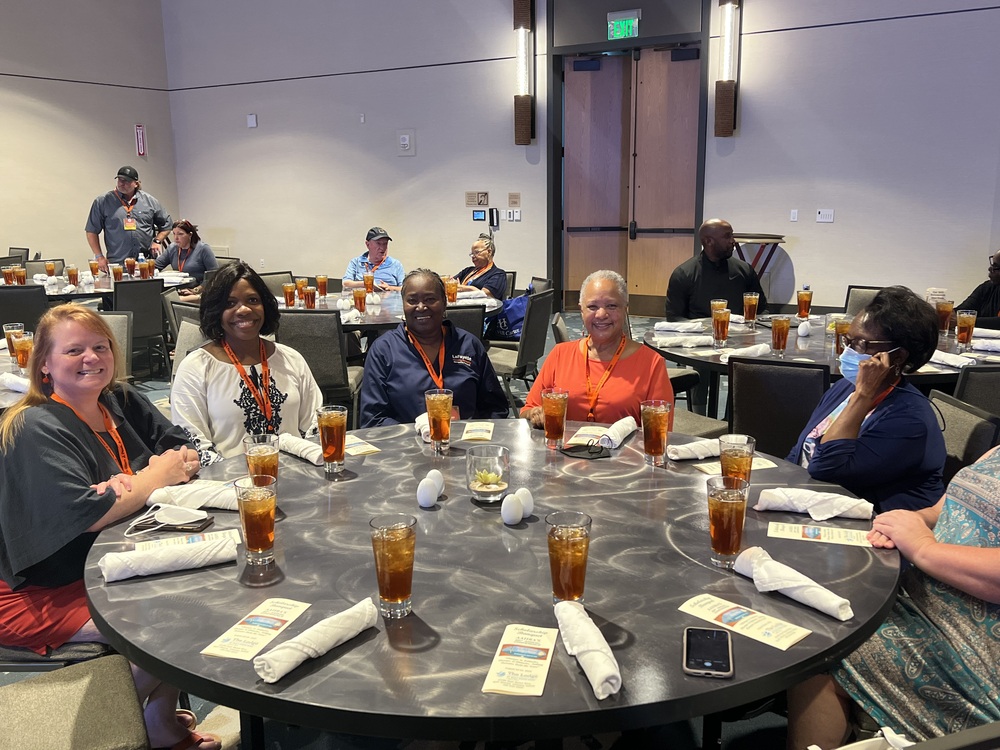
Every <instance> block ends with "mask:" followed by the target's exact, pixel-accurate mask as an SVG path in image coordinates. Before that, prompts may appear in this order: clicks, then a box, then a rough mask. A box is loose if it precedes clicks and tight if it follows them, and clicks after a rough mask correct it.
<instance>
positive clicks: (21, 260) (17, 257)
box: [4, 247, 31, 266]
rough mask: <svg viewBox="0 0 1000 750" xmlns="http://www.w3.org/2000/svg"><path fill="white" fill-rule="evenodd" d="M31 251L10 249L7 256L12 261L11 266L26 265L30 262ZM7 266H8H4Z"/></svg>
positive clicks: (19, 248) (24, 248) (22, 248)
mask: <svg viewBox="0 0 1000 750" xmlns="http://www.w3.org/2000/svg"><path fill="white" fill-rule="evenodd" d="M30 252H31V251H30V250H29V249H28V248H26V247H9V248H7V256H8V258H9V259H10V261H11V264H15V263H16V264H19V265H22V266H23V265H24V264H25V263H26V262H27V261H28V253H30ZM4 265H7V264H4Z"/></svg>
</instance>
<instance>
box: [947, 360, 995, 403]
mask: <svg viewBox="0 0 1000 750" xmlns="http://www.w3.org/2000/svg"><path fill="white" fill-rule="evenodd" d="M955 398H957V399H959V400H961V401H964V402H965V403H967V404H972V406H976V407H978V408H980V409H984V410H986V411H988V412H989V413H990V414H997V415H1000V365H967V366H965V367H963V368H962V369H961V370H959V372H958V382H957V383H955Z"/></svg>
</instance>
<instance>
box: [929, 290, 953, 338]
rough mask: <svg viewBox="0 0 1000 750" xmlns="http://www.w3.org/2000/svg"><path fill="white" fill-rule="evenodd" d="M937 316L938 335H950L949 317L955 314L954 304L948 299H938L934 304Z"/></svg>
mask: <svg viewBox="0 0 1000 750" xmlns="http://www.w3.org/2000/svg"><path fill="white" fill-rule="evenodd" d="M934 309H935V310H936V311H937V316H938V333H939V334H941V336H947V335H948V334H949V333H951V315H952V313H953V312H955V302H954V300H950V299H939V300H938V301H937V302H935V303H934Z"/></svg>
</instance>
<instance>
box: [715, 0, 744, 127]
mask: <svg viewBox="0 0 1000 750" xmlns="http://www.w3.org/2000/svg"><path fill="white" fill-rule="evenodd" d="M719 9H720V11H721V13H722V18H721V23H720V26H721V32H722V33H721V34H720V36H719V78H718V80H717V81H716V82H715V136H716V137H717V138H725V137H728V136H731V135H733V133H734V132H735V131H736V89H737V86H738V84H739V70H740V0H719Z"/></svg>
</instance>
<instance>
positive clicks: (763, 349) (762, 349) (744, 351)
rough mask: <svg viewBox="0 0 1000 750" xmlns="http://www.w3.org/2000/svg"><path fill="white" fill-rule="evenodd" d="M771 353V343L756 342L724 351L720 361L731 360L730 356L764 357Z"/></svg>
mask: <svg viewBox="0 0 1000 750" xmlns="http://www.w3.org/2000/svg"><path fill="white" fill-rule="evenodd" d="M770 353H771V345H770V344H754V345H753V346H744V347H743V348H741V349H733V350H732V351H731V352H724V353H723V354H722V356H721V357H719V361H720V362H723V363H725V362H728V361H729V358H730V357H763V356H764V355H765V354H770Z"/></svg>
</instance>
